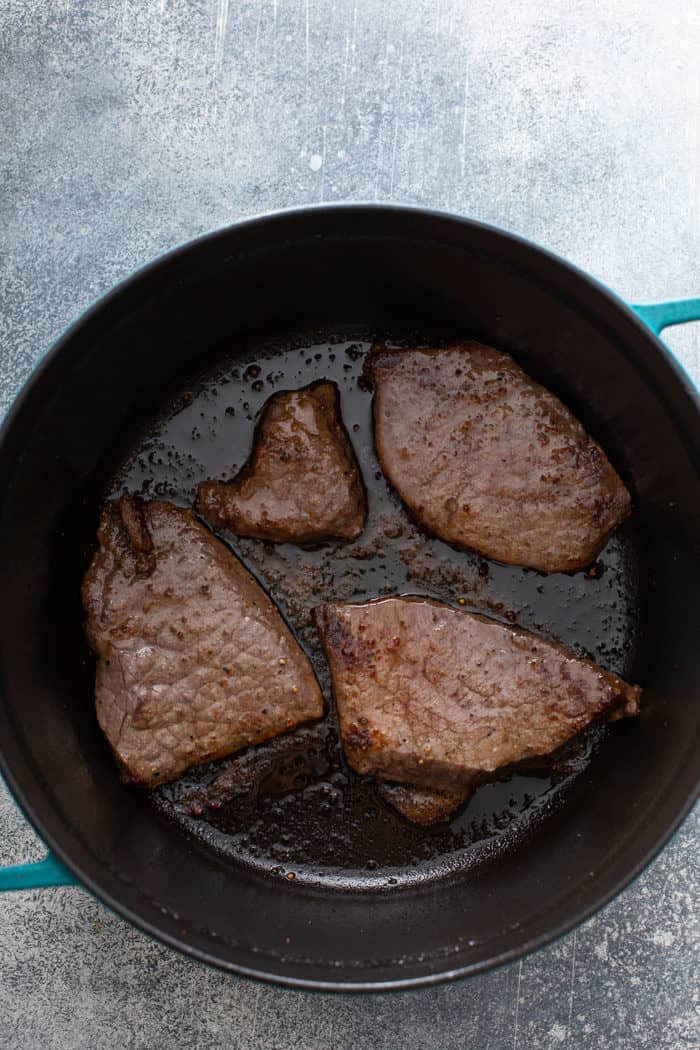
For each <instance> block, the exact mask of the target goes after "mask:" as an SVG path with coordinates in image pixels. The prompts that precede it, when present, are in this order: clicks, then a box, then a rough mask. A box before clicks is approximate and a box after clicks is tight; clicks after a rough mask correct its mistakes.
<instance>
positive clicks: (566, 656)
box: [315, 598, 639, 790]
mask: <svg viewBox="0 0 700 1050" xmlns="http://www.w3.org/2000/svg"><path fill="white" fill-rule="evenodd" d="M315 617H316V622H317V625H318V628H319V631H320V633H321V638H322V641H323V644H324V646H325V649H326V652H327V654H328V658H329V661H330V666H331V674H332V677H333V688H334V692H335V697H336V702H337V705H338V715H339V719H340V731H341V738H342V742H343V747H344V749H345V753H346V756H347V759H348V762H349V763H350V765H351V766H352V767H353V769H355V770H357V772H358V773H365V774H367V773H374V774H376V775H377V776H380V777H385V778H387V779H388V780H396V781H399V782H402V783H406V784H419V785H424V786H425V787H428V788H436V787H437V788H440V789H443V790H453V789H454V788H457V787H460V786H465V787H467V786H468V785H469V782H470V781H472V780H473V779H474V778H482V777H484V775H486V774H490V773H493V772H494V771H495V770H497V769H499V768H501V767H502V766H507V765H510V764H511V763H514V762H518V761H521V760H523V759H527V758H530V757H531V756H533V755H546V754H549V753H550V752H552V751H554V750H556V749H557V748H559V747H560V746H561V745H562V744H564V743H565V741H567V740H568V739H569V738H570V737H572V736H573V735H574V734H575V733H577V732H578V731H579V730H581V729H583V728H584V726H586V725H588V723H589V722H591V721H593V720H594V719H614V718H621V717H624V716H625V715H634V714H636V713H637V711H638V707H639V689H638V688H637V687H634V686H630V685H627V683H626V682H623V681H622V680H621V679H620V678H618V677H617V676H616V675H614V674H610V673H609V672H608V671H603V670H602V669H601V668H600V667H597V666H596V665H595V664H594V663H592V662H591V661H590V660H582V659H577V658H576V657H574V656H572V655H571V654H570V653H569V652H567V651H566V650H565V649H563V648H562V647H561V646H559V645H556V644H555V643H553V642H549V641H545V640H544V639H543V638H538V637H537V636H535V635H533V634H530V633H529V632H527V631H523V630H521V629H519V628H517V627H504V626H503V625H502V624H499V623H496V622H495V621H493V620H488V619H486V618H485V617H483V616H476V615H473V614H472V613H468V612H464V611H462V610H457V609H454V608H452V607H451V606H449V605H443V604H442V603H440V602H436V601H432V600H428V599H422V598H386V599H379V600H377V601H371V602H365V603H362V604H357V605H355V604H338V605H323V606H321V607H320V608H319V609H317V610H315Z"/></svg>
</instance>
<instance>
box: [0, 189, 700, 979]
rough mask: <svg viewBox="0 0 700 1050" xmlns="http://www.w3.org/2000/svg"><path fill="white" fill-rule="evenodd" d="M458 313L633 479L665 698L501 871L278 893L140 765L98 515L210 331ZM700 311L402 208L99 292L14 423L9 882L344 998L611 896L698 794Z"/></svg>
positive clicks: (265, 238)
mask: <svg viewBox="0 0 700 1050" xmlns="http://www.w3.org/2000/svg"><path fill="white" fill-rule="evenodd" d="M436 319H439V321H440V324H441V325H442V326H444V328H445V329H446V330H449V331H451V332H453V333H455V334H459V335H462V336H463V337H467V338H468V337H472V336H474V335H476V336H477V337H481V338H482V339H484V340H485V341H487V342H490V343H493V344H495V345H496V346H499V347H501V348H503V349H506V350H511V351H513V352H514V353H515V354H516V355H517V354H518V353H519V352H526V353H527V355H528V360H529V361H530V362H531V364H532V366H533V367H534V369H535V370H536V371H539V374H540V375H541V376H544V377H546V380H547V381H548V382H549V384H550V385H551V386H552V387H553V388H554V389H556V390H557V392H560V393H562V395H563V396H564V397H565V399H566V400H567V401H568V403H569V404H571V405H573V406H574V407H575V408H576V410H577V412H578V414H579V415H580V416H581V417H582V419H583V421H584V423H586V425H588V426H589V428H590V429H591V430H592V432H593V433H594V434H595V435H596V436H597V437H599V438H600V439H601V440H602V441H603V443H604V444H605V447H606V449H607V450H608V451H609V452H610V454H611V456H612V458H613V460H614V462H615V463H616V465H617V466H618V467H619V468H620V470H621V471H622V473H623V476H624V477H625V480H626V481H627V483H628V485H629V486H630V487H631V490H632V492H633V497H634V502H635V522H636V524H635V529H636V535H637V542H638V543H639V545H640V550H641V563H642V564H643V565H644V566H645V583H644V586H643V588H642V589H641V591H640V594H641V598H640V607H639V626H638V637H637V639H636V646H635V651H636V653H637V656H636V657H635V661H634V666H633V667H632V668H631V671H630V677H631V678H633V679H634V680H635V681H638V682H640V683H641V684H642V686H643V687H644V703H643V710H642V714H641V717H640V718H639V719H637V720H634V721H633V722H630V723H628V724H626V725H625V726H624V728H621V729H620V731H617V730H616V731H615V733H614V738H611V739H610V740H609V741H608V742H606V744H605V746H603V747H602V748H601V750H600V753H599V754H597V755H596V756H594V759H593V760H592V761H591V763H590V765H589V767H588V768H587V770H586V772H585V774H582V776H581V777H579V778H578V781H577V785H576V790H575V791H573V792H572V793H571V795H570V797H569V798H568V800H567V803H566V805H564V806H561V807H559V809H558V810H556V811H555V812H553V813H551V814H550V815H549V816H548V817H547V819H545V820H542V821H540V822H539V823H537V824H536V826H535V827H534V829H533V830H531V831H530V833H529V834H528V835H526V836H524V837H523V839H522V840H521V841H519V842H518V844H517V846H516V847H513V848H504V849H502V850H497V851H495V853H494V855H493V856H491V857H490V859H489V861H488V863H484V864H477V865H475V866H471V867H470V866H468V865H467V866H465V868H464V870H463V871H461V872H458V873H457V874H456V875H453V877H451V878H437V879H427V880H425V882H424V883H420V884H418V885H416V884H415V882H414V883H413V884H411V885H407V886H401V885H398V886H396V887H386V888H384V889H383V890H381V891H377V892H368V891H367V889H366V888H364V887H360V886H358V887H356V888H353V886H352V884H348V885H346V886H345V887H344V888H342V889H341V888H338V886H337V885H333V884H330V883H329V884H328V885H327V886H324V885H318V884H317V885H307V884H305V883H304V882H303V880H299V881H298V882H297V883H287V882H283V883H281V881H280V879H276V878H273V877H271V876H266V875H264V874H261V873H259V872H256V871H251V870H247V869H245V868H243V867H241V866H238V865H235V864H232V863H231V862H230V861H226V860H225V859H224V858H222V857H221V856H219V855H218V854H217V853H215V852H214V851H212V850H210V849H208V848H205V847H204V846H203V845H201V844H199V843H198V842H197V841H195V840H194V839H192V838H189V837H188V836H186V835H184V834H183V833H182V832H181V830H179V829H178V828H177V827H175V826H172V825H170V824H169V823H167V822H166V821H164V820H163V819H162V818H160V817H159V815H158V814H157V812H156V811H155V809H154V808H153V807H151V806H149V805H147V804H145V803H144V800H143V799H141V798H139V797H138V795H134V794H133V793H131V792H129V791H128V790H126V789H125V788H124V787H123V786H122V784H121V783H120V781H119V778H118V775H117V773H116V767H115V764H114V762H113V759H112V756H111V754H110V753H109V750H108V748H107V746H106V744H105V742H104V740H103V738H102V736H101V734H100V732H99V729H98V727H97V724H96V721H95V718H94V711H93V706H92V673H93V671H92V666H91V663H90V660H89V657H88V654H87V651H86V645H85V641H84V637H83V633H82V611H81V607H80V598H79V582H80V579H81V576H82V574H83V572H84V570H85V567H86V564H87V559H88V558H89V552H90V550H91V547H92V545H93V544H94V533H95V525H96V520H97V512H98V505H99V502H100V500H101V499H102V498H103V494H104V489H105V483H106V479H107V478H109V477H110V476H111V473H112V472H113V470H114V469H115V466H116V465H117V464H118V463H119V461H120V459H121V458H122V457H123V455H124V450H125V449H126V448H127V447H128V446H129V442H130V441H131V440H132V436H133V434H134V433H135V432H136V430H137V429H138V427H139V425H142V424H143V420H144V419H145V418H147V416H148V413H149V412H152V411H153V408H154V406H156V405H157V404H158V402H159V399H161V398H162V397H163V391H164V390H165V389H166V388H169V386H170V385H171V383H173V382H175V381H176V380H177V378H178V377H179V376H183V377H184V376H186V375H188V374H192V373H193V372H194V371H196V369H197V363H198V361H199V360H200V359H201V357H202V355H203V354H205V353H206V352H207V351H208V348H210V347H212V346H216V345H221V343H222V341H228V343H229V345H230V346H235V344H236V341H237V340H239V339H240V340H243V339H245V340H247V341H248V342H249V341H250V339H251V338H252V339H254V338H256V334H257V333H266V334H268V335H269V334H270V333H274V332H275V331H276V330H279V331H285V332H288V331H293V330H296V329H298V330H302V329H308V328H314V329H316V330H318V329H324V328H325V330H328V329H329V327H330V328H331V329H332V328H333V326H334V325H343V324H345V323H346V322H358V321H359V322H363V323H365V324H366V325H367V326H368V328H370V329H372V330H374V331H376V332H378V333H381V332H383V331H392V330H393V329H394V328H396V325H397V323H398V322H399V321H400V322H401V327H404V324H405V322H407V321H408V320H410V321H411V322H413V321H415V323H416V325H418V326H421V325H423V326H425V325H426V324H430V323H434V322H435V321H436ZM698 319H700V300H693V301H686V302H682V303H670V304H664V305H657V306H650V307H649V306H646V307H635V308H630V307H628V306H626V305H625V304H624V303H623V302H621V301H620V300H619V299H618V298H616V297H615V296H614V295H613V294H611V293H610V292H609V291H608V290H607V289H606V288H604V287H602V286H601V285H600V284H598V283H596V282H595V281H594V280H592V279H591V278H589V277H587V276H586V275H585V274H583V273H581V272H579V271H577V270H576V269H574V268H573V267H572V266H569V265H568V264H567V263H566V262H564V261H562V260H561V259H559V258H557V257H555V256H553V255H551V254H549V253H548V252H545V251H543V250H541V249H539V248H537V247H534V246H533V245H532V244H529V243H527V242H526V241H523V240H521V239H519V238H517V237H514V236H511V235H510V234H507V233H504V232H501V231H499V230H497V229H493V228H489V227H486V226H483V225H480V224H478V223H474V222H469V221H466V220H463V219H459V218H455V217H450V216H447V215H441V214H435V213H431V212H426V211H421V210H416V209H408V208H394V207H384V206H341V207H332V208H308V209H303V210H299V211H292V212H284V213H280V214H276V215H272V216H268V217H264V218H258V219H253V220H251V221H246V222H242V223H240V224H237V225H235V226H232V227H231V228H229V229H226V230H223V231H221V232H218V233H214V234H212V235H210V236H207V237H204V238H202V239H201V240H198V241H196V242H194V243H192V244H189V245H187V246H185V247H183V248H180V249H178V250H177V251H174V252H172V253H170V254H168V255H166V256H165V257H163V258H162V259H159V260H158V261H156V262H155V263H153V264H151V265H150V266H148V267H146V269H144V270H142V271H141V272H139V273H138V274H136V275H135V276H134V277H132V278H130V279H129V280H127V281H125V282H124V283H123V284H121V285H120V286H119V287H118V288H117V289H116V290H115V291H113V292H111V293H110V294H109V295H108V296H106V297H105V298H104V299H103V300H101V301H100V302H99V303H98V304H97V305H96V306H94V307H93V308H92V309H91V310H89V311H88V313H86V314H85V315H84V316H83V317H82V318H81V319H80V320H79V321H78V322H77V323H76V324H75V325H74V326H73V328H72V329H70V331H69V332H68V333H67V334H66V335H64V336H63V338H62V339H60V340H59V342H58V343H57V344H56V345H55V346H54V347H53V349H52V350H51V351H50V353H49V354H47V356H46V357H45V358H44V359H43V361H42V362H41V364H40V365H39V367H38V368H37V369H36V371H35V372H34V374H33V375H32V377H31V379H30V380H29V382H28V383H27V385H26V387H25V388H24V391H23V392H22V394H21V396H20V397H19V398H18V400H17V402H16V403H15V405H14V407H13V408H12V410H11V412H10V413H9V416H8V418H7V420H6V422H5V424H4V427H3V429H2V434H1V438H0V494H1V496H0V499H1V503H0V558H1V560H2V573H1V576H2V581H3V613H2V631H0V747H1V754H0V759H1V766H2V772H3V775H4V776H5V778H6V780H7V782H8V784H9V786H10V788H11V790H12V792H13V793H14V795H15V797H16V799H17V801H18V803H19V805H20V806H21V807H22V809H23V811H24V813H25V815H26V816H27V819H28V820H29V821H31V823H32V825H33V826H34V828H35V829H36V831H37V832H38V833H39V835H40V836H41V837H42V839H43V840H44V841H45V842H46V844H47V846H48V848H49V850H50V851H51V852H50V854H49V857H48V858H47V859H46V860H45V861H43V862H41V863H39V864H36V865H28V866H20V867H16V868H10V869H5V870H4V871H2V872H0V889H18V888H28V887H36V886H45V885H59V884H62V883H65V884H68V883H77V884H79V885H82V886H84V887H86V888H87V889H89V890H90V891H91V892H92V893H94V894H95V895H96V896H97V897H98V898H99V899H100V900H102V901H104V902H105V903H106V904H107V905H109V906H110V907H111V908H113V909H114V910H115V911H116V912H118V913H119V914H120V915H122V916H124V917H125V918H126V919H128V920H129V921H130V922H132V923H134V924H135V925H136V926H138V927H140V928H141V929H142V930H145V931H146V932H147V933H149V934H151V935H152V936H154V937H156V938H158V939H159V940H161V941H163V942H164V943H165V944H168V945H171V946H172V947H174V948H177V949H179V950H181V951H183V952H186V953H188V954H190V955H192V956H194V957H195V958H198V959H201V960H204V961H206V962H209V963H213V964H215V965H218V966H220V967H222V968H224V969H226V970H230V971H235V972H237V973H240V974H246V975H249V976H253V977H260V978H265V979H268V980H272V981H277V982H280V983H283V984H288V985H296V986H300V987H305V988H325V989H338V990H373V989H374V990H379V989H389V988H406V987H415V986H417V985H424V984H431V983H435V982H438V981H441V980H445V979H448V978H455V977H459V976H464V975H468V974H472V973H475V972H478V971H481V970H484V969H487V968H488V967H492V966H495V965H497V964H500V963H504V962H507V961H509V960H512V959H515V958H517V957H519V956H521V955H522V954H523V953H525V952H527V951H530V950H532V949H533V948H536V947H537V946H539V945H542V944H544V943H545V942H547V941H549V940H551V939H552V938H553V937H556V936H558V935H559V934H562V933H564V932H566V931H567V930H569V929H571V928H572V927H573V926H575V925H576V924H577V923H579V922H581V921H582V920H583V919H585V918H586V917H587V916H589V915H591V913H592V912H594V911H595V910H596V909H597V908H599V907H600V906H601V905H603V904H604V903H605V902H606V901H609V900H610V899H611V897H613V896H614V895H615V894H616V893H618V892H619V891H620V890H621V889H622V887H623V886H625V885H626V884H627V883H628V882H629V881H630V880H631V879H632V878H633V877H634V876H635V875H637V874H638V873H639V872H640V871H641V870H642V868H643V867H644V865H645V864H647V863H648V862H649V860H650V859H651V858H652V857H653V856H654V854H655V853H656V852H657V851H658V850H659V849H660V848H661V847H662V846H663V845H664V843H665V842H667V840H668V838H669V836H670V835H671V834H672V833H673V831H674V830H675V829H676V828H677V827H678V825H679V823H680V822H681V821H682V819H683V817H684V816H685V815H686V814H687V813H688V811H689V809H690V808H691V805H692V803H693V801H694V799H695V798H696V797H697V789H698V779H699V774H700V749H699V748H698V724H699V721H700V695H699V687H698V682H700V647H699V646H698V639H700V603H699V602H698V594H700V556H699V546H700V544H699V541H700V412H699V406H698V399H697V396H696V394H695V392H694V390H693V387H692V385H691V383H690V382H689V380H688V378H687V376H685V375H684V374H683V372H682V371H681V369H680V368H679V367H678V365H677V364H676V363H675V362H674V360H673V359H672V357H671V356H670V354H669V353H668V351H667V350H666V349H665V347H664V345H663V344H662V343H661V342H660V340H659V338H658V335H659V332H660V331H661V330H662V328H663V327H664V326H666V325H668V324H674V323H679V322H682V321H689V320H698ZM183 381H184V380H183Z"/></svg>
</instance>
